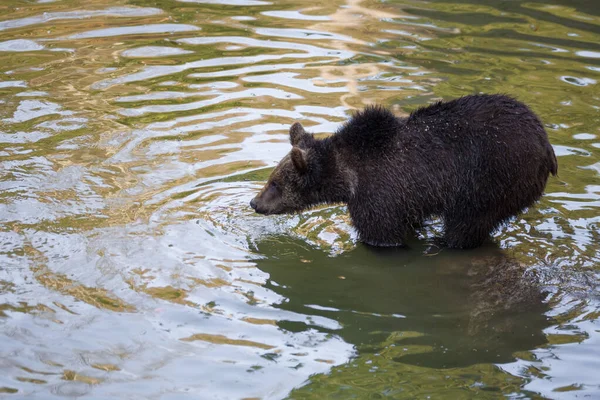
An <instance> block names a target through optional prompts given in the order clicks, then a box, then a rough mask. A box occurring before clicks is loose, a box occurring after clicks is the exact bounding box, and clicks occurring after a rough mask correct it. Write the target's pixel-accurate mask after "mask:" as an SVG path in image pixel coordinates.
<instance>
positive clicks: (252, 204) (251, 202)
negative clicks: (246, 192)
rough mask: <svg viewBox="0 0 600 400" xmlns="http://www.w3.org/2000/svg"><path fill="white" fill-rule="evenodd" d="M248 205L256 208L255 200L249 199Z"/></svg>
mask: <svg viewBox="0 0 600 400" xmlns="http://www.w3.org/2000/svg"><path fill="white" fill-rule="evenodd" d="M250 207H252V209H253V210H256V201H255V200H254V199H252V200H250Z"/></svg>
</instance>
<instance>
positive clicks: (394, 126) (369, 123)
mask: <svg viewBox="0 0 600 400" xmlns="http://www.w3.org/2000/svg"><path fill="white" fill-rule="evenodd" d="M401 123H402V120H401V119H400V118H398V117H396V116H395V115H394V114H393V113H392V112H391V111H390V110H388V109H387V108H385V107H384V106H381V105H373V106H367V107H365V108H364V109H363V110H361V111H358V112H357V113H356V114H354V115H353V116H352V117H351V118H350V119H349V120H348V121H347V122H346V123H345V124H344V125H342V126H341V127H340V129H338V131H337V132H336V134H335V136H336V138H337V139H338V140H341V141H343V142H344V143H346V144H347V145H348V146H350V147H354V148H358V149H361V150H369V149H378V148H380V147H381V146H382V145H384V144H385V142H387V141H388V140H390V139H391V138H393V137H395V135H396V134H397V133H398V128H399V126H400V125H401Z"/></svg>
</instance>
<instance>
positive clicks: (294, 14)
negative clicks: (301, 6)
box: [261, 11, 331, 21]
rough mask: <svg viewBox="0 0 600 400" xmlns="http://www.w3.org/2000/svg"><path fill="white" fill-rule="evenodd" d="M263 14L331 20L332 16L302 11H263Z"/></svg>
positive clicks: (310, 19)
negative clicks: (309, 13)
mask: <svg viewBox="0 0 600 400" xmlns="http://www.w3.org/2000/svg"><path fill="white" fill-rule="evenodd" d="M261 14H262V15H266V16H267V17H275V18H283V19H296V20H299V21H330V20H331V18H330V17H328V16H326V15H308V14H303V13H301V12H300V11H263V12H261Z"/></svg>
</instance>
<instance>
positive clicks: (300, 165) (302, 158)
mask: <svg viewBox="0 0 600 400" xmlns="http://www.w3.org/2000/svg"><path fill="white" fill-rule="evenodd" d="M292 163H293V164H294V167H295V168H296V170H297V171H298V172H300V173H301V174H304V173H306V171H308V162H307V159H306V151H305V150H302V149H301V148H299V147H296V146H294V147H292Z"/></svg>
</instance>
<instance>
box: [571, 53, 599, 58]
mask: <svg viewBox="0 0 600 400" xmlns="http://www.w3.org/2000/svg"><path fill="white" fill-rule="evenodd" d="M575 54H577V55H578V56H580V57H586V58H600V52H598V51H578V52H576V53H575Z"/></svg>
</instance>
